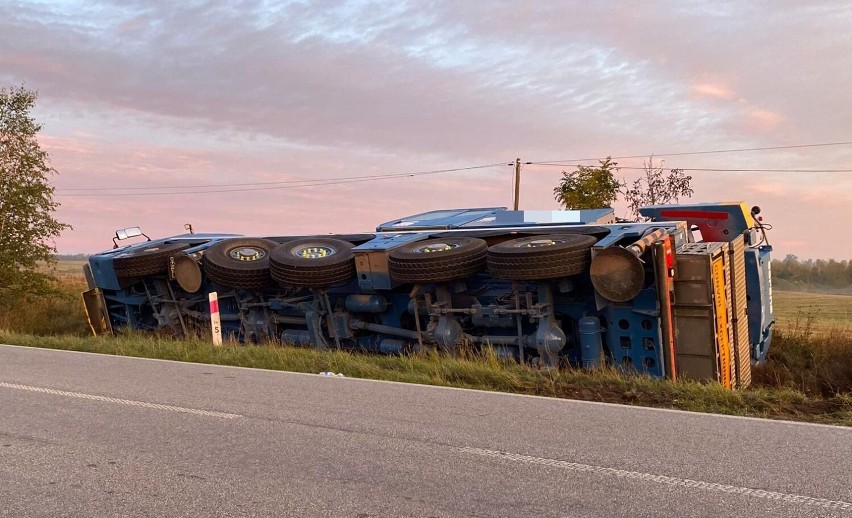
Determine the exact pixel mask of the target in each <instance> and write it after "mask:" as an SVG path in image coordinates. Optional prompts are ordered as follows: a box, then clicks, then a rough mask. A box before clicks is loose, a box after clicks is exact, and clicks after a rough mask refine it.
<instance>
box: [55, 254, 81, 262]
mask: <svg viewBox="0 0 852 518" xmlns="http://www.w3.org/2000/svg"><path fill="white" fill-rule="evenodd" d="M53 257H54V259H56V260H57V261H85V260H86V259H88V258H89V255H88V254H56V255H54V256H53Z"/></svg>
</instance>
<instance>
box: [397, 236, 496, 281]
mask: <svg viewBox="0 0 852 518" xmlns="http://www.w3.org/2000/svg"><path fill="white" fill-rule="evenodd" d="M487 249H488V245H487V244H486V243H485V241H484V240H482V239H478V238H473V237H446V238H439V239H427V240H426V241H418V242H416V243H408V244H405V245H402V246H400V247H398V248H395V249H393V250H391V252H390V254H388V267H389V270H390V275H391V277H393V278H394V279H396V280H398V281H402V282H412V283H429V282H447V281H453V280H456V279H464V278H466V277H470V276H471V275H473V274H476V273H479V272H481V271H482V270H484V269H485V251H486V250H487Z"/></svg>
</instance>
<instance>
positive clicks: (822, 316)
mask: <svg viewBox="0 0 852 518" xmlns="http://www.w3.org/2000/svg"><path fill="white" fill-rule="evenodd" d="M772 300H773V302H774V309H775V320H776V321H777V325H778V328H779V329H782V330H792V329H794V328H796V327H799V328H804V327H806V326H810V329H811V330H812V331H813V332H816V333H825V332H828V331H829V330H832V329H839V330H844V331H852V296H849V295H827V294H820V293H803V292H796V291H776V292H774V295H773V298H772Z"/></svg>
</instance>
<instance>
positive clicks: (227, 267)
mask: <svg viewBox="0 0 852 518" xmlns="http://www.w3.org/2000/svg"><path fill="white" fill-rule="evenodd" d="M276 246H278V243H276V242H275V241H270V240H268V239H258V238H252V237H238V238H232V239H223V240H222V241H219V242H218V243H216V244H214V245H213V246H211V247H210V248H208V249H207V251H206V252H204V272H205V273H206V274H207V277H209V278H210V280H211V281H213V282H215V283H216V284H221V285H223V286H227V287H229V288H235V289H238V290H262V289H264V288H266V287H267V286H269V284H270V282H269V253H270V252H271V251H272V249H273V248H275V247H276Z"/></svg>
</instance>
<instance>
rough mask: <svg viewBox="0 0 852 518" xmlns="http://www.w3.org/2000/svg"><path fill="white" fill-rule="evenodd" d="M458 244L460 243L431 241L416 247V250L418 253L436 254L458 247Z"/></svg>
mask: <svg viewBox="0 0 852 518" xmlns="http://www.w3.org/2000/svg"><path fill="white" fill-rule="evenodd" d="M458 246H459V245H458V244H456V243H430V244H428V245H425V246H421V247H419V248H415V249H414V252H415V253H417V254H434V253H439V252H449V251H450V250H452V249H453V248H458Z"/></svg>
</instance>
